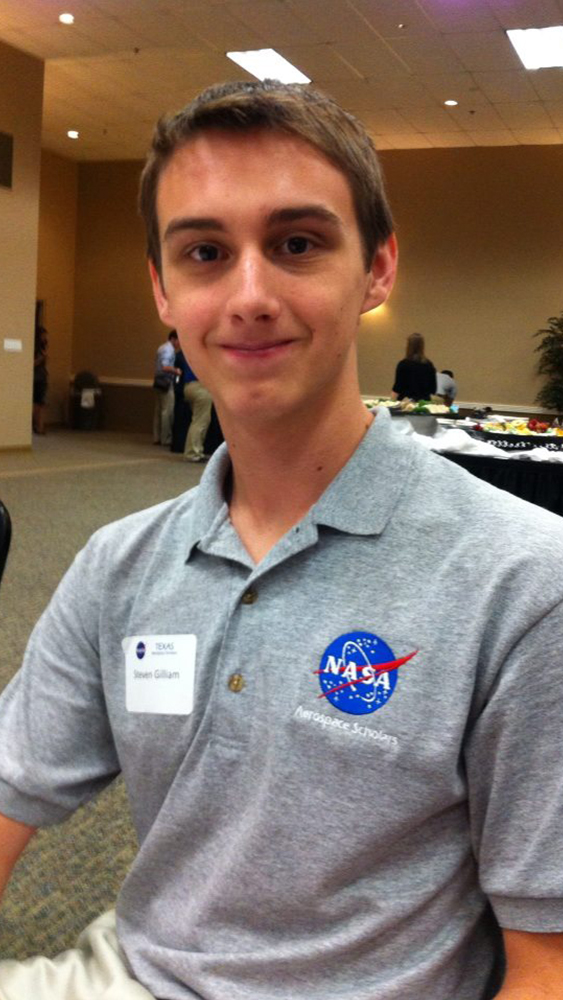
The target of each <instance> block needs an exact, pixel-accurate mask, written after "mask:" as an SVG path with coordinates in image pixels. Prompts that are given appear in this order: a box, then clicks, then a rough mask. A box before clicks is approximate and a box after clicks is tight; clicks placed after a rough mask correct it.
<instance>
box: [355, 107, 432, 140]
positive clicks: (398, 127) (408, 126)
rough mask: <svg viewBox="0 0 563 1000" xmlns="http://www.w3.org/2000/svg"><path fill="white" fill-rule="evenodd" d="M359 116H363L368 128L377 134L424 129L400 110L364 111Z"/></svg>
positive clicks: (362, 118)
mask: <svg viewBox="0 0 563 1000" xmlns="http://www.w3.org/2000/svg"><path fill="white" fill-rule="evenodd" d="M358 117H360V118H361V120H362V121H363V123H364V125H365V126H366V128H368V129H369V131H370V132H374V133H376V134H377V135H384V134H386V133H387V132H400V133H403V132H418V131H422V130H421V129H419V128H418V125H413V123H412V122H409V121H408V120H407V119H406V118H405V117H404V116H403V115H401V114H400V113H399V112H398V111H394V110H393V109H389V110H386V111H364V112H362V114H361V115H359V116H358Z"/></svg>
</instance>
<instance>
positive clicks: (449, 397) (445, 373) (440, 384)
mask: <svg viewBox="0 0 563 1000" xmlns="http://www.w3.org/2000/svg"><path fill="white" fill-rule="evenodd" d="M435 395H436V396H442V398H443V400H444V403H445V404H446V406H451V405H452V403H453V401H454V399H455V398H456V396H457V383H456V381H455V379H454V373H453V372H452V371H450V370H449V368H443V369H442V371H441V372H438V374H437V375H436V393H435Z"/></svg>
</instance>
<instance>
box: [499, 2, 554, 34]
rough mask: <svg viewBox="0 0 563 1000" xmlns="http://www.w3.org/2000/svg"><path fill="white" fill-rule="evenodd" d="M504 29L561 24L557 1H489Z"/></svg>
mask: <svg viewBox="0 0 563 1000" xmlns="http://www.w3.org/2000/svg"><path fill="white" fill-rule="evenodd" d="M488 3H489V6H490V7H491V10H492V11H493V12H494V14H495V16H496V17H497V18H498V21H499V23H500V24H501V25H502V26H503V28H545V27H549V26H550V25H552V24H559V23H560V18H561V10H560V9H559V7H558V5H557V2H556V0H488Z"/></svg>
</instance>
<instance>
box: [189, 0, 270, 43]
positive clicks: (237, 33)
mask: <svg viewBox="0 0 563 1000" xmlns="http://www.w3.org/2000/svg"><path fill="white" fill-rule="evenodd" d="M176 17H177V18H178V20H179V21H181V22H183V23H185V24H186V25H187V26H188V27H189V28H190V30H191V32H192V34H193V37H194V38H201V39H203V40H204V41H205V42H206V43H207V44H208V45H210V46H211V47H212V48H214V49H215V50H216V51H220V52H240V51H244V50H245V49H259V48H263V47H264V39H263V37H262V36H261V35H260V34H259V33H258V31H257V30H256V29H255V28H254V27H253V25H250V24H243V22H242V21H240V20H238V18H236V17H233V16H232V15H231V14H230V12H229V10H228V8H219V7H215V6H211V5H210V4H209V3H205V4H204V3H190V4H189V6H187V5H186V4H185V2H183V0H182V4H181V7H180V9H179V11H178V13H177V14H176Z"/></svg>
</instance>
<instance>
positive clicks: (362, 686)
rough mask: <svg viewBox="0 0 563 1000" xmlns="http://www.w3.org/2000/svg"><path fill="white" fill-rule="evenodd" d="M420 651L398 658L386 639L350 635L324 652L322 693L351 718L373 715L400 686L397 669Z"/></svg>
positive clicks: (368, 635) (366, 633) (321, 675)
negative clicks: (398, 685) (353, 716)
mask: <svg viewBox="0 0 563 1000" xmlns="http://www.w3.org/2000/svg"><path fill="white" fill-rule="evenodd" d="M417 652H418V650H417V649H415V650H414V652H413V653H409V654H408V655H407V656H402V657H401V658H400V659H398V660H397V659H395V656H394V654H393V651H392V649H390V647H389V646H388V645H387V643H386V642H384V641H383V639H380V638H379V636H377V635H372V634H371V633H370V632H347V633H346V634H345V635H340V636H338V638H337V639H335V640H334V642H331V644H330V646H327V648H326V649H325V651H324V653H323V655H322V658H321V665H320V669H319V670H315V674H318V677H319V683H320V685H321V691H322V694H320V695H319V698H327V699H328V700H329V701H330V703H331V705H334V707H335V708H338V709H340V711H341V712H347V713H348V714H349V715H370V714H371V713H372V712H377V710H378V709H379V708H383V706H384V705H386V704H387V702H388V701H389V699H390V697H391V695H392V694H393V691H394V690H395V687H396V685H397V671H398V668H399V667H401V666H402V665H403V663H407V661H408V660H411V659H412V658H413V656H416V654H417Z"/></svg>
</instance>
